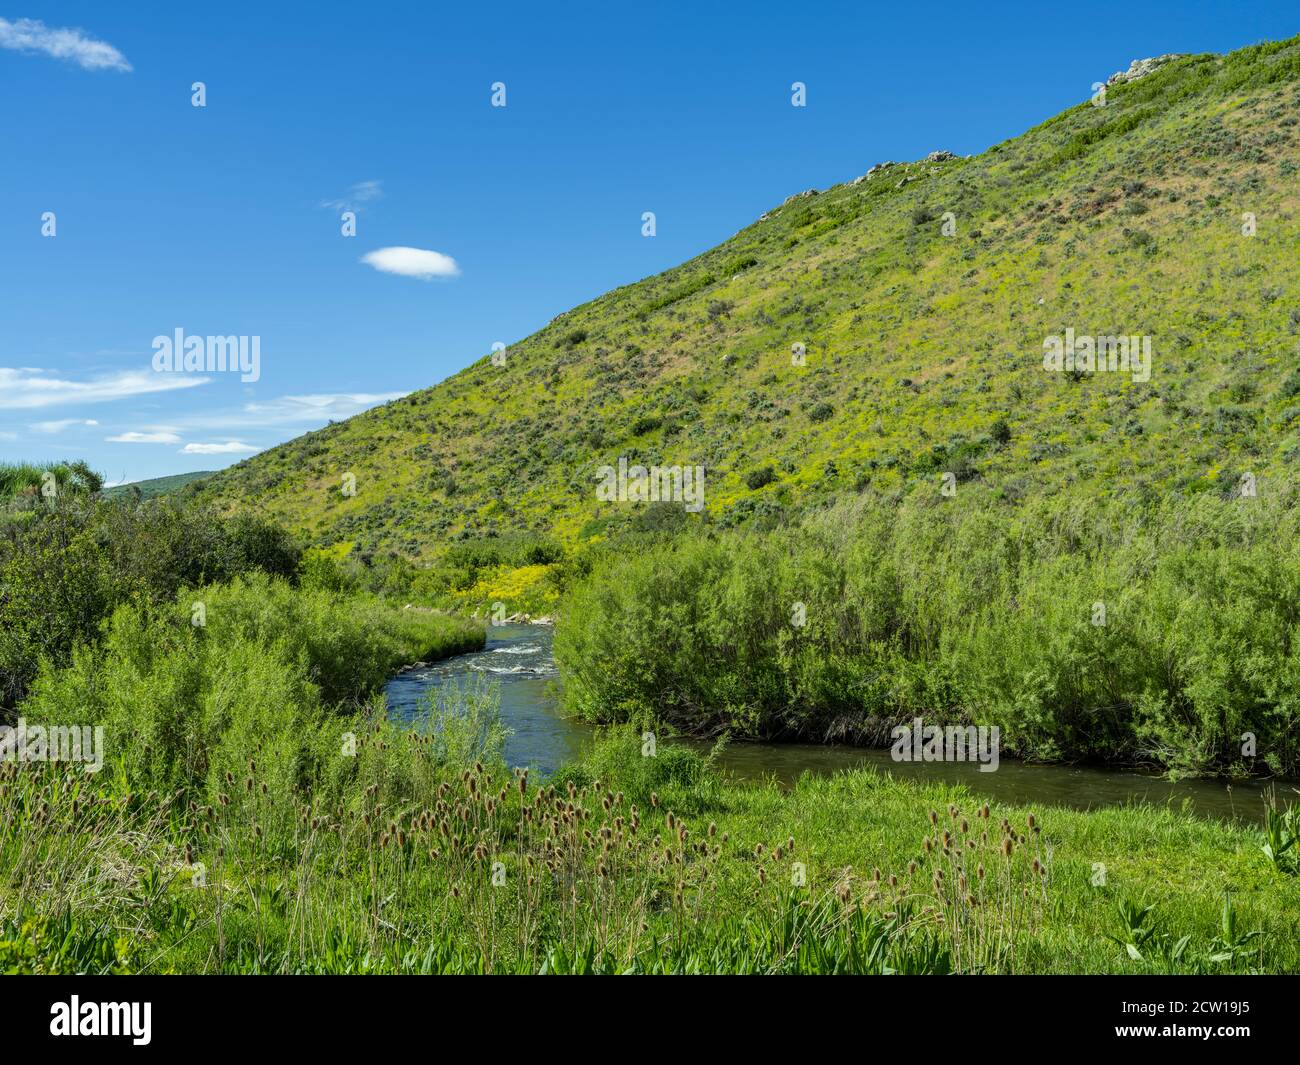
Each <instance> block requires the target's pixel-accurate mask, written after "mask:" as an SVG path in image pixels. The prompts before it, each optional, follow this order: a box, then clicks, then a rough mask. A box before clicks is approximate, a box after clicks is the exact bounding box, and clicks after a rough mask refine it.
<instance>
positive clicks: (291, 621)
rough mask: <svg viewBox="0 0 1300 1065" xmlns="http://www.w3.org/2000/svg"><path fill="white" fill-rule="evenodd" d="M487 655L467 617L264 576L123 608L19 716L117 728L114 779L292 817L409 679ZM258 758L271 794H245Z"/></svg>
mask: <svg viewBox="0 0 1300 1065" xmlns="http://www.w3.org/2000/svg"><path fill="white" fill-rule="evenodd" d="M196 603H198V604H202V608H203V609H202V614H201V615H197V616H201V617H202V620H203V622H204V623H203V624H202V625H195V624H194V619H195V617H196V610H195V604H196ZM482 644H483V630H482V629H481V628H479V627H478V626H476V625H473V624H471V623H468V622H465V621H462V620H460V619H455V618H450V617H447V616H444V615H438V614H431V613H424V612H417V611H403V610H398V609H396V608H394V607H391V606H388V605H386V604H384V603H383V602H382V601H380V600H378V599H375V598H373V597H368V596H339V595H334V594H331V593H329V592H325V591H310V590H303V589H294V588H292V587H290V586H289V585H288V584H286V583H285V582H283V581H279V580H276V579H272V578H268V577H266V576H263V575H254V576H251V577H249V578H247V579H239V580H236V581H234V582H232V583H231V584H229V585H222V586H216V587H212V588H205V589H201V590H199V591H195V592H182V593H181V594H180V595H179V596H178V597H177V599H176V600H175V602H173V603H172V604H170V605H167V606H165V607H161V608H153V607H149V606H147V605H141V604H128V605H123V606H121V607H119V608H118V609H117V610H116V611H115V612H114V613H113V615H112V617H111V619H110V620H109V622H108V624H107V627H106V631H105V633H104V635H103V637H102V639H101V640H100V641H98V642H97V643H94V644H81V645H79V646H78V647H77V648H76V650H75V651H74V652H73V655H72V661H71V664H70V665H68V666H66V667H63V668H60V667H57V666H55V665H52V664H49V663H47V664H46V666H45V667H44V668H43V669H42V671H41V673H40V675H39V676H38V677H37V679H36V681H35V683H34V684H33V687H32V691H31V695H30V696H29V698H28V699H27V700H26V701H25V702H24V703H23V704H22V705H21V706H20V707H19V711H18V712H19V713H20V714H21V715H22V716H24V717H25V718H26V719H27V720H28V721H29V722H31V723H34V724H42V725H45V724H68V725H71V724H77V725H100V726H103V727H104V730H105V736H104V743H105V756H106V761H107V762H108V764H109V766H110V767H112V770H111V771H121V772H124V775H125V777H126V778H127V779H129V780H130V781H131V782H132V785H133V786H135V787H153V788H156V789H158V790H159V791H164V790H166V789H176V788H183V789H187V790H189V791H191V792H198V793H203V794H206V795H207V797H208V801H210V802H211V801H215V799H216V797H217V795H218V793H220V792H223V791H224V792H226V793H228V794H231V797H232V799H233V800H234V801H236V802H237V803H238V802H245V801H247V802H250V803H251V804H252V805H253V806H254V807H260V806H262V805H265V806H268V807H274V808H276V809H277V810H279V811H281V812H282V813H287V812H288V811H289V810H290V809H291V805H290V803H289V799H290V797H291V796H292V795H294V794H297V793H299V792H300V791H303V790H304V789H307V788H309V787H311V786H312V785H313V783H314V782H316V781H318V780H321V779H325V778H326V777H327V776H328V775H329V774H328V773H327V770H329V769H330V765H332V764H334V763H336V762H337V761H338V757H339V752H340V750H341V744H342V742H343V737H344V734H345V733H346V732H347V731H349V730H351V731H354V732H355V731H361V730H362V729H363V727H370V722H371V721H373V719H374V718H375V716H376V715H375V712H374V708H373V707H370V708H368V707H367V700H369V699H370V698H371V697H373V696H374V695H375V694H376V693H377V692H378V691H379V690H380V689H381V687H382V685H383V682H384V680H385V679H386V677H387V676H388V675H389V674H390V673H391V672H392V671H393V670H394V669H395V668H397V667H398V666H399V665H401V664H403V663H407V662H413V661H416V660H423V659H429V658H435V657H440V656H442V655H445V654H450V653H455V652H457V651H461V650H468V649H473V648H478V647H481V646H482ZM367 709H369V710H370V712H369V713H367V712H366V710H367ZM250 761H252V762H256V763H257V764H258V765H259V766H260V769H259V771H258V780H259V788H258V794H257V795H253V796H245V795H244V790H245V789H244V788H243V786H242V785H243V782H244V781H245V780H246V778H247V777H248V776H249V764H250ZM105 771H110V770H105ZM227 773H229V774H230V775H231V777H233V778H234V780H235V781H236V784H237V787H236V788H235V789H233V793H232V789H231V787H230V786H229V785H228V783H227V777H226V774H227ZM334 775H337V774H334ZM263 783H264V784H266V785H267V790H266V793H265V796H263V795H262V793H261V787H260V785H261V784H263Z"/></svg>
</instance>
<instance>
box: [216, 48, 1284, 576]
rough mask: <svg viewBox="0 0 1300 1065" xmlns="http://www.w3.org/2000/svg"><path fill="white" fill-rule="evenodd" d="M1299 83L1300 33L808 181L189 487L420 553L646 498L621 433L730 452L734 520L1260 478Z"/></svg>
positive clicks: (1280, 358) (664, 459)
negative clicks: (1077, 367)
mask: <svg viewBox="0 0 1300 1065" xmlns="http://www.w3.org/2000/svg"><path fill="white" fill-rule="evenodd" d="M1298 105H1300V38H1293V39H1291V40H1288V41H1285V42H1280V43H1275V44H1267V45H1260V46H1256V47H1252V48H1247V49H1243V50H1242V51H1239V52H1235V53H1233V54H1231V55H1229V56H1214V55H1204V56H1195V57H1186V58H1182V59H1176V60H1174V61H1172V62H1169V63H1167V64H1165V65H1163V66H1161V67H1159V68H1158V69H1156V70H1155V71H1154V72H1152V73H1149V74H1146V75H1145V76H1143V77H1141V78H1140V79H1138V80H1133V81H1129V82H1126V83H1117V84H1115V85H1113V86H1112V87H1111V88H1110V90H1109V91H1108V93H1107V96H1106V99H1105V103H1104V105H1102V106H1096V105H1095V104H1094V103H1093V102H1091V101H1087V100H1085V101H1084V102H1083V103H1081V104H1080V105H1078V106H1077V107H1074V108H1072V109H1070V110H1069V111H1066V112H1064V113H1063V114H1061V115H1059V116H1057V117H1055V118H1053V119H1051V120H1049V121H1047V122H1045V123H1043V124H1042V125H1040V126H1038V127H1036V128H1034V129H1032V130H1030V131H1028V132H1027V133H1025V134H1024V135H1022V136H1020V137H1017V138H1015V139H1014V140H1010V141H1007V142H1004V143H1002V144H999V145H996V146H994V147H993V148H991V149H989V150H988V151H986V152H985V153H983V154H982V155H980V156H977V157H973V158H968V159H959V158H952V157H947V158H944V157H943V155H944V154H946V153H938V156H937V157H934V158H931V159H928V160H924V161H921V162H916V163H909V164H901V165H887V166H884V167H881V168H877V169H875V170H874V172H873V173H871V174H870V175H864V176H863V177H862V178H860V179H857V180H853V181H849V182H847V183H845V184H842V185H838V186H835V187H834V188H832V189H829V190H826V191H824V192H814V191H812V190H809V191H808V192H805V193H801V194H798V195H796V196H793V197H791V198H790V199H788V200H787V201H785V202H784V203H783V204H781V205H780V206H779V207H776V208H774V209H772V210H771V211H769V212H768V213H767V214H766V215H764V216H763V218H762V219H760V220H758V221H756V222H754V223H753V224H752V225H750V226H748V227H747V228H745V229H743V230H742V231H740V232H739V233H737V234H736V235H735V236H734V237H732V238H731V239H730V240H728V241H726V242H725V243H723V244H721V245H719V246H718V247H717V248H714V249H713V250H711V251H709V252H706V253H705V254H703V255H700V256H698V257H697V258H695V259H692V260H691V261H689V262H687V263H685V264H683V265H682V266H680V267H677V268H675V269H673V270H669V271H667V272H665V273H663V274H661V275H659V276H657V277H653V278H649V279H647V280H644V281H641V282H639V283H637V284H634V285H629V286H626V287H624V288H620V289H617V290H615V291H613V292H610V293H608V294H606V295H605V296H602V297H600V298H599V299H596V300H593V301H592V302H590V303H588V304H585V305H583V306H580V307H578V308H576V309H574V310H572V311H570V312H568V313H566V314H563V315H561V316H560V317H558V318H557V319H555V320H554V321H553V322H551V323H550V324H549V325H547V326H546V327H545V328H544V329H542V330H541V331H539V332H538V333H535V334H534V335H532V336H530V337H528V338H526V339H525V340H522V341H520V342H518V343H516V344H514V345H512V346H511V347H510V348H509V350H508V352H507V354H506V358H505V360H504V364H503V365H494V364H493V362H492V361H491V358H490V357H487V356H485V357H484V358H482V359H480V360H479V361H477V362H475V363H474V364H473V365H471V366H470V367H468V368H467V369H465V370H464V371H463V372H461V373H459V374H457V375H455V376H454V377H452V378H450V379H448V380H447V381H445V382H443V383H442V384H440V385H438V386H437V387H434V388H430V389H427V390H424V391H420V392H416V393H413V394H411V395H409V396H407V397H405V398H403V399H401V400H398V401H395V402H392V403H389V404H386V405H385V406H383V407H380V408H377V409H374V410H371V411H368V412H366V413H364V414H361V415H358V416H357V417H354V418H352V419H350V420H348V421H346V422H342V423H339V424H335V425H331V426H329V427H328V428H325V429H322V430H320V431H318V432H314V433H310V434H307V435H305V436H303V437H300V438H298V439H296V440H293V441H291V442H289V443H287V444H284V445H282V446H280V447H277V448H274V449H272V450H270V451H267V452H265V453H263V454H260V455H258V456H256V457H254V458H251V459H248V460H246V461H244V462H242V463H240V464H238V465H236V466H234V467H231V468H230V469H228V470H226V471H224V472H222V473H219V474H217V475H215V476H213V477H211V478H210V479H208V480H206V481H204V482H203V483H202V485H201V486H199V487H198V488H197V489H192V490H193V491H196V492H197V494H199V495H200V496H202V497H205V498H209V499H212V500H214V501H216V502H218V503H219V504H221V505H224V506H246V505H251V506H254V507H256V508H259V509H262V510H264V511H267V512H269V513H270V514H272V515H275V516H277V517H280V518H282V519H283V520H285V521H287V522H288V523H289V524H290V525H292V526H294V527H296V528H299V529H301V530H303V531H305V532H306V533H307V534H308V536H309V538H311V539H312V540H314V541H315V542H316V543H319V544H329V543H340V544H343V543H346V544H349V545H352V546H354V547H355V548H357V549H359V550H361V551H364V552H373V551H376V550H392V551H396V552H399V553H402V554H406V555H409V556H412V557H422V556H429V555H431V554H436V553H437V552H438V551H439V550H440V549H441V547H442V546H443V545H445V544H446V543H448V542H449V541H452V540H455V539H457V538H464V537H467V536H476V535H483V534H486V533H491V532H493V531H505V530H510V529H535V530H545V531H548V532H552V533H554V534H555V535H557V536H559V537H560V538H562V539H565V540H573V539H575V538H577V537H580V536H590V535H593V534H595V533H599V532H601V531H604V530H605V529H606V527H607V526H609V525H611V524H615V523H620V522H624V521H627V520H628V519H629V517H630V516H631V515H632V514H633V513H634V512H640V511H641V508H635V507H628V506H626V505H620V504H618V503H609V502H601V501H599V500H598V498H597V494H596V486H597V483H598V480H599V478H598V469H599V467H601V466H604V465H615V464H617V462H618V460H619V458H620V457H621V456H626V457H627V459H628V461H629V462H631V463H638V462H639V463H642V464H645V465H650V464H665V465H702V466H704V467H705V469H706V471H707V473H706V477H707V493H706V501H707V506H706V509H705V515H706V517H707V520H712V521H716V522H720V523H722V524H731V523H735V522H739V521H744V520H746V519H748V518H750V517H752V516H754V515H760V516H761V515H764V514H770V513H773V512H777V511H779V510H781V509H782V508H790V507H798V506H802V505H806V504H808V503H810V502H815V501H817V500H819V499H821V498H824V497H828V496H833V495H839V494H844V493H851V492H855V491H861V490H863V489H865V488H867V487H868V486H870V487H871V488H872V489H874V490H875V491H876V492H878V493H884V494H885V495H887V496H888V495H893V494H897V495H903V494H908V495H915V494H917V493H929V494H933V495H934V496H935V497H936V498H937V497H938V496H939V492H940V488H941V484H942V477H943V474H945V473H952V474H953V477H954V479H955V481H956V482H957V483H958V485H959V486H960V487H959V489H958V491H959V493H960V494H961V495H963V496H966V497H967V498H969V499H976V500H986V501H993V500H995V499H996V500H1004V501H1008V502H1014V501H1016V500H1019V499H1023V498H1026V497H1028V496H1033V495H1037V494H1041V493H1054V492H1061V491H1063V490H1068V491H1071V492H1078V493H1080V494H1087V495H1089V496H1096V495H1103V496H1114V495H1117V494H1126V493H1136V494H1138V495H1143V494H1158V495H1162V496H1167V495H1171V494H1175V493H1181V494H1193V493H1199V492H1220V493H1224V494H1228V493H1232V492H1235V491H1237V490H1238V486H1239V484H1240V482H1241V476H1242V475H1243V474H1246V473H1249V474H1252V475H1253V476H1254V477H1255V479H1256V485H1257V486H1258V489H1257V490H1258V491H1259V492H1260V493H1263V492H1265V491H1267V486H1268V484H1269V481H1270V479H1271V478H1275V477H1278V476H1281V475H1284V474H1285V473H1286V471H1287V469H1288V468H1293V467H1294V466H1295V465H1296V463H1297V461H1298V460H1300V436H1298V433H1297V425H1298V424H1300V422H1298V421H1297V419H1300V371H1298V370H1297V369H1296V367H1297V361H1298V360H1297V338H1298V334H1300V290H1297V281H1298V280H1300V257H1298V256H1297V238H1300V224H1298V220H1297V209H1298V208H1300V192H1298V191H1297V189H1298V184H1297V167H1298V166H1300V140H1298V139H1297V117H1296V116H1297V114H1298V113H1300V106H1298ZM949 213H950V214H949ZM1247 214H1249V215H1250V216H1252V217H1253V219H1254V235H1249V236H1248V235H1247V234H1246V232H1245V231H1244V229H1243V227H1245V228H1246V229H1249V228H1250V223H1249V221H1248V220H1247V219H1246V218H1245V217H1244V216H1246V215H1247ZM946 222H947V223H950V224H949V225H947V227H946V228H947V229H948V230H950V231H951V230H953V228H954V227H955V231H953V232H952V233H951V235H946V234H945V223H946ZM1067 330H1070V331H1072V332H1073V334H1075V335H1078V336H1080V337H1082V336H1098V337H1102V336H1108V335H1124V336H1129V335H1132V336H1138V337H1148V338H1150V339H1149V342H1150V345H1151V372H1150V379H1149V380H1146V381H1142V380H1140V377H1141V376H1142V375H1141V374H1134V373H1122V372H1114V373H1111V372H1107V373H1092V374H1089V373H1068V372H1050V371H1048V370H1045V369H1044V344H1045V341H1046V339H1047V338H1049V337H1053V336H1059V337H1064V336H1065V335H1066V333H1067ZM796 344H802V345H804V346H805V348H806V360H805V362H804V365H801V366H800V365H794V364H793V363H794V361H795V360H792V358H791V351H792V346H793V345H796ZM768 467H770V471H769V470H768V469H767V468H768ZM346 473H351V474H353V475H354V476H355V479H356V481H355V483H356V492H355V495H346V494H345V493H344V492H343V491H342V486H343V479H344V474H346ZM691 520H700V519H699V518H692V519H691Z"/></svg>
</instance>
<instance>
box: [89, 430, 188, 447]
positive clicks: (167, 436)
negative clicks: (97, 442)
mask: <svg viewBox="0 0 1300 1065" xmlns="http://www.w3.org/2000/svg"><path fill="white" fill-rule="evenodd" d="M104 440H105V441H106V442H108V443H110V444H179V443H180V442H181V438H180V437H179V436H177V435H176V434H175V433H138V432H136V431H135V430H131V431H130V432H126V433H118V434H117V436H106V437H104Z"/></svg>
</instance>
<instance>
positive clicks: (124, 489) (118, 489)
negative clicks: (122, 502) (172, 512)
mask: <svg viewBox="0 0 1300 1065" xmlns="http://www.w3.org/2000/svg"><path fill="white" fill-rule="evenodd" d="M211 476H212V471H211V470H199V471H197V472H195V473H176V474H173V475H172V476H170V477H151V478H149V479H148V480H145V481H132V482H131V483H130V484H117V485H114V486H113V487H112V488H106V489H104V493H103V494H104V498H106V499H115V498H119V497H124V496H127V495H130V494H131V493H132V491H138V492H139V493H140V498H141V499H153V498H154V497H155V496H161V495H166V494H167V493H168V492H175V491H176V490H177V489H180V488H184V487H185V486H186V485H187V484H193V483H194V482H195V481H201V480H203V479H204V478H205V477H211Z"/></svg>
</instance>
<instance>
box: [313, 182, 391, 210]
mask: <svg viewBox="0 0 1300 1065" xmlns="http://www.w3.org/2000/svg"><path fill="white" fill-rule="evenodd" d="M383 195H384V190H383V188H382V187H381V185H380V182H378V181H358V182H357V183H356V184H355V185H353V186H352V187H351V188H350V189H348V191H347V192H345V193H344V194H343V195H342V196H340V197H339V198H338V199H336V200H321V202H320V205H321V206H322V207H327V208H329V209H330V210H332V211H360V210H361V205H362V204H365V203H369V202H370V201H371V200H378V199H382V198H383Z"/></svg>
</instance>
